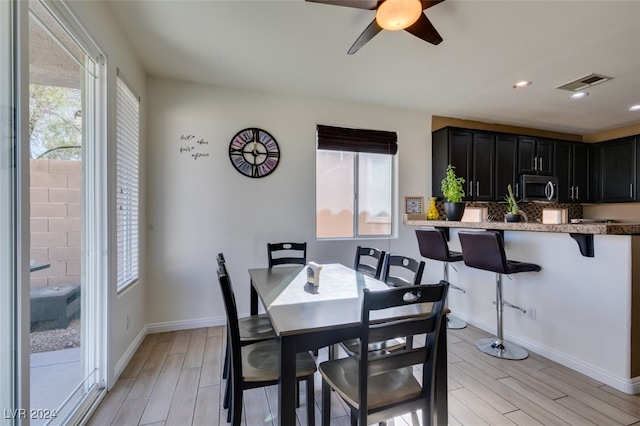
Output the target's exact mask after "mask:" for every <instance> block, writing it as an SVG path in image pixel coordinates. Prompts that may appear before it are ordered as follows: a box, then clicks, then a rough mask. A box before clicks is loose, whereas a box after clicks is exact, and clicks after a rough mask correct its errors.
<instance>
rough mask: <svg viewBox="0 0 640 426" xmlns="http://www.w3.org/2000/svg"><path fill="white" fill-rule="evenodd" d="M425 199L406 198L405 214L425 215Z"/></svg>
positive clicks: (417, 197)
mask: <svg viewBox="0 0 640 426" xmlns="http://www.w3.org/2000/svg"><path fill="white" fill-rule="evenodd" d="M424 211H425V210H424V197H420V196H406V197H404V212H405V214H423V213H424Z"/></svg>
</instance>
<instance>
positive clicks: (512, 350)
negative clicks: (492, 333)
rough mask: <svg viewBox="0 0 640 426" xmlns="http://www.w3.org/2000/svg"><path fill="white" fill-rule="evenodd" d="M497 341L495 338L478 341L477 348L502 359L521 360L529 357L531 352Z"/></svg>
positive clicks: (512, 344)
mask: <svg viewBox="0 0 640 426" xmlns="http://www.w3.org/2000/svg"><path fill="white" fill-rule="evenodd" d="M499 342H500V341H499V340H497V339H496V338H495V337H488V338H485V339H479V340H477V341H476V346H477V348H478V349H480V350H481V351H482V352H484V353H486V354H489V355H491V356H494V357H496V358H502V359H513V360H521V359H525V358H527V357H528V356H529V352H527V350H526V349H524V348H523V347H521V346H518V345H516V344H515V343H511V342H507V341H504V340H503V341H502V343H501V344H500V343H499Z"/></svg>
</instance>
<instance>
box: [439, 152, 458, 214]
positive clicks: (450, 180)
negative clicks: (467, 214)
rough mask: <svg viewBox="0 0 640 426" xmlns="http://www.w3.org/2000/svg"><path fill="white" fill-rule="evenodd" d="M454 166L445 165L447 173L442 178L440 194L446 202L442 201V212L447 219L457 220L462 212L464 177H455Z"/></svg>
mask: <svg viewBox="0 0 640 426" xmlns="http://www.w3.org/2000/svg"><path fill="white" fill-rule="evenodd" d="M455 169H456V168H455V167H454V166H452V165H451V164H449V165H448V166H447V174H446V175H445V177H444V179H442V185H441V188H442V195H443V196H444V198H445V200H446V202H445V203H444V213H445V215H446V216H447V220H456V221H459V220H460V219H462V214H463V213H464V202H463V201H462V197H464V189H463V188H464V187H463V185H464V178H463V177H457V176H456V171H455Z"/></svg>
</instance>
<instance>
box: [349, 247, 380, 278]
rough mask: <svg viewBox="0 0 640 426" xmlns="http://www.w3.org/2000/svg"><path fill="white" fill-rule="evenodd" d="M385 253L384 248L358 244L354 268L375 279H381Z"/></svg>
mask: <svg viewBox="0 0 640 426" xmlns="http://www.w3.org/2000/svg"><path fill="white" fill-rule="evenodd" d="M385 254H386V253H385V251H384V250H380V249H377V248H373V247H361V246H358V248H356V259H355V261H354V262H353V269H355V270H356V271H358V272H362V273H363V274H367V275H369V276H371V277H373V278H375V279H380V274H381V273H382V267H383V264H384V257H385Z"/></svg>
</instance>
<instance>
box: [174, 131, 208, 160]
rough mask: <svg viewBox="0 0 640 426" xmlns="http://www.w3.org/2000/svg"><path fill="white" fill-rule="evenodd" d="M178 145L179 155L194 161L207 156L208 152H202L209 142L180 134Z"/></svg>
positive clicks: (189, 134) (194, 136) (190, 135)
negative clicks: (186, 156)
mask: <svg viewBox="0 0 640 426" xmlns="http://www.w3.org/2000/svg"><path fill="white" fill-rule="evenodd" d="M179 144H180V149H179V151H180V154H183V155H188V156H190V157H191V158H193V159H194V160H197V159H199V158H205V157H208V156H209V153H208V152H202V150H203V149H205V148H207V146H208V145H209V141H208V140H206V139H205V138H198V137H197V136H196V135H193V134H191V133H187V134H182V135H180V140H179Z"/></svg>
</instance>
